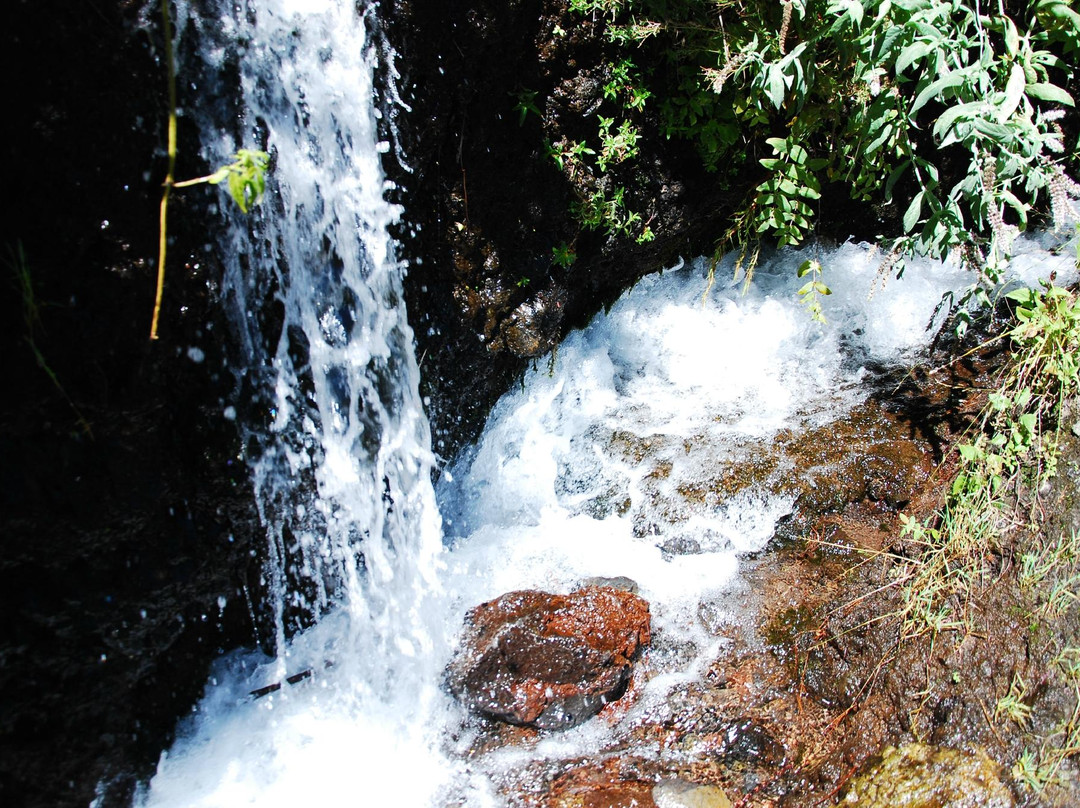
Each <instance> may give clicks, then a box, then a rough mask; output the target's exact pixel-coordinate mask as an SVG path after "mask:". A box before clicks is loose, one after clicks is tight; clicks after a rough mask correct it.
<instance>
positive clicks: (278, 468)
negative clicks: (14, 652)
mask: <svg viewBox="0 0 1080 808" xmlns="http://www.w3.org/2000/svg"><path fill="white" fill-rule="evenodd" d="M176 14H177V19H176V30H177V36H178V39H179V41H180V49H179V51H180V53H181V61H180V63H179V76H180V81H181V82H182V84H181V87H182V91H181V96H182V98H186V99H187V104H188V105H189V106H188V108H187V109H185V110H182V112H183V114H186V115H188V116H190V117H192V118H194V119H195V120H196V121H197V123H198V127H199V130H200V132H201V133H202V144H201V148H202V154H203V156H204V157H205V158H206V160H207V162H208V163H209V164H211V165H220V164H223V163H225V162H228V161H229V160H230V156H231V155H232V154H233V153H234V152H235V151H236V150H237V149H239V148H262V149H265V150H266V151H267V152H269V153H270V155H271V158H272V164H271V173H270V175H269V180H268V188H267V194H266V198H265V201H264V203H263V204H262V205H261V206H260V207H258V208H257V209H256V210H255V211H254V213H253V214H252V215H251V216H250V217H245V216H243V215H241V214H240V213H238V212H236V211H234V210H233V209H232V206H231V203H228V202H227V201H223V202H222V217H221V222H220V228H221V231H220V232H221V237H220V239H219V241H218V246H217V248H216V249H217V250H218V252H219V253H220V255H221V258H222V261H223V263H224V265H225V275H224V278H223V280H222V284H221V296H222V298H223V300H224V302H225V305H226V306H228V307H229V309H230V316H231V321H232V323H233V327H234V333H233V334H232V335H231V341H232V343H233V344H234V345H236V346H237V348H236V350H235V352H234V355H233V356H232V358H231V360H230V364H231V370H232V371H233V372H234V373H235V374H236V378H237V395H236V400H235V402H233V403H231V404H229V405H228V406H226V407H224V408H223V409H224V411H223V417H226V418H230V419H236V420H237V422H238V425H239V428H240V430H241V433H242V437H243V445H244V453H245V460H246V462H247V464H248V466H249V467H250V470H251V474H252V478H253V480H254V488H255V493H256V497H257V502H258V508H259V513H260V517H261V519H262V522H263V525H264V526H265V529H266V532H267V542H268V556H269V558H268V561H267V565H266V577H267V580H266V582H265V585H266V587H265V588H266V590H267V592H268V596H269V598H270V600H271V603H272V604H273V608H274V612H275V614H274V624H275V634H276V636H275V637H273V638H266V639H272V640H273V645H274V647H276V649H277V653H276V656H274V657H273V658H266V657H263V656H261V655H260V654H247V655H239V656H233V657H230V658H228V659H226V660H223V661H222V663H221V665H220V666H219V669H218V670H217V671H216V672H215V674H214V677H213V679H212V681H211V685H210V687H209V688H208V694H207V697H206V699H205V701H204V703H203V704H202V705H200V706H199V708H197V711H196V715H195V716H194V717H193V719H192V721H191V722H189V726H187V727H181V730H180V734H181V736H182V738H183V737H187V736H190V737H191V741H190V743H187V745H185V741H184V740H181V741H180V743H178V745H177V748H176V749H174V750H172V751H171V752H170V753H169V754H167V755H165V756H164V758H163V761H162V764H161V767H160V771H159V773H158V775H157V777H156V778H155V779H154V782H153V786H152V788H151V791H150V794H149V795H148V796H147V797H145V800H146V801H147V802H148V803H149V804H152V805H174V804H175V805H192V804H202V805H226V804H237V802H240V801H244V802H246V799H244V800H240V799H239V797H238V796H237V795H238V794H260V793H261V794H264V795H265V796H264V797H263V798H262V800H263V801H262V804H267V802H269V803H270V804H288V805H297V804H303V803H306V802H308V801H309V800H307V799H303V798H300V795H301V793H302V792H304V791H305V790H306V789H307V788H308V787H309V785H308V783H309V781H308V779H307V778H308V777H311V776H313V775H315V776H317V774H318V772H321V771H323V770H324V768H325V767H328V766H334V765H337V766H338V772H339V773H340V772H351V773H353V775H354V776H355V777H357V778H362V780H363V789H364V792H365V793H366V794H368V795H369V796H370V797H372V798H373V799H374V798H375V796H374V795H378V794H382V795H383V796H384V797H385V800H384V801H382V802H380V801H379V800H378V799H376V800H375V802H374V803H372V804H394V800H395V799H397V800H400V801H399V802H398V803H397V804H417V805H418V804H423V803H424V802H425V801H426V800H427V799H428V794H429V790H430V788H433V787H434V786H433V785H432V783H436V782H437V781H438V779H439V775H438V773H435V774H433V775H432V776H431V777H429V778H423V777H421V778H419V780H418V781H417V780H414V781H413V782H404V783H400V784H397V783H394V782H392V781H393V780H394V779H395V778H394V776H393V772H394V771H395V767H394V763H395V762H396V761H399V760H401V759H404V758H408V759H410V760H413V761H414V762H416V761H419V760H420V759H421V758H422V757H423V756H424V755H425V754H427V750H428V749H429V748H430V747H431V746H432V744H431V743H430V742H429V740H428V738H427V731H426V729H425V727H426V726H427V725H428V724H430V723H432V720H433V719H432V718H431V714H430V712H431V710H434V709H437V708H438V705H439V704H440V703H441V702H440V701H439V699H440V698H441V697H440V695H439V692H438V688H437V681H438V670H437V669H436V668H435V667H433V666H437V665H439V664H440V660H441V659H442V657H443V656H444V655H443V654H442V653H441V648H439V647H436V646H437V645H438V643H440V642H442V640H441V639H438V638H435V637H433V636H432V634H431V632H430V631H429V630H428V626H429V625H431V624H432V622H433V621H432V620H431V619H428V618H426V617H425V615H424V612H425V610H426V609H435V608H437V607H436V606H435V605H434V604H436V603H437V600H438V585H437V581H436V576H435V572H436V570H437V566H438V563H439V557H440V554H441V551H442V545H441V529H440V524H439V517H438V512H437V508H436V506H435V501H434V494H433V490H432V486H431V469H432V462H433V457H432V454H431V451H430V435H429V428H428V424H427V421H426V418H425V415H424V412H423V407H422V403H421V401H420V397H419V392H418V384H419V370H418V366H417V362H416V358H415V355H414V349H413V334H412V331H411V329H410V327H409V324H408V322H407V319H406V312H405V306H404V301H403V298H402V275H403V272H404V266H403V265H402V263H401V261H399V259H398V258H397V257H396V254H395V245H394V241H393V239H392V237H391V235H390V233H389V228H390V227H391V226H392V225H393V224H394V223H395V222H396V221H397V219H398V217H399V214H400V210H399V208H398V207H397V206H395V205H393V204H390V203H389V202H388V201H387V199H386V194H387V191H388V190H391V187H390V185H389V183H388V182H387V180H386V178H385V175H384V173H383V169H382V165H381V160H382V158H383V155H384V154H386V153H387V152H388V151H389V150H390V149H391V148H392V147H391V144H389V143H387V142H385V141H383V140H380V120H381V118H382V116H383V113H382V112H381V111H380V109H381V107H380V103H379V98H378V93H379V92H380V90H379V87H378V86H377V84H376V79H375V76H376V72H377V71H378V70H380V69H382V70H385V71H386V72H388V73H389V74H390V78H389V80H388V81H389V82H390V86H389V88H388V91H389V95H391V96H394V89H393V86H392V80H393V68H392V54H391V53H389V51H388V49H387V48H386V47H380V45H379V42H378V40H377V25H378V21H377V19H375V16H374V12H373V4H372V3H365V2H360V3H354V2H345V1H344V0H258V2H254V1H252V0H240V1H239V2H233V0H178V2H177V6H176ZM390 101H391V102H392V103H391V104H389V105H387V106H388V107H389V106H392V105H393V103H397V104H399V105H400V101H397V100H396V98H394V97H392V98H391V99H390ZM386 128H388V129H392V127H391V126H388V127H386ZM184 145H186V146H187V148H193V146H192V145H189V144H184ZM223 199H224V198H223ZM313 625H314V626H315V628H314V629H311V630H308V631H305V632H303V634H302V636H299V637H296V638H295V639H293V638H292V637H291V635H292V634H293V633H294V632H295V630H297V629H302V628H309V627H310V626H313ZM264 644H268V643H264ZM309 672H310V673H309ZM289 679H292V680H294V681H297V680H299V679H303V680H304V681H303V685H302V686H296V687H292V686H289V685H287V684H286V685H285V686H284V687H283V688H282V689H281V690H280V691H278V692H273V693H270V694H269V695H268V696H266V697H265V698H262V699H258V700H252V699H251V697H250V696H249V692H250V691H251V690H257V689H258V688H260V687H262V686H267V687H273V686H275V685H276V684H277V683H280V682H284V681H287V680H289ZM215 685H220V686H217V687H215ZM316 727H318V729H317V730H316V729H315V728H316ZM403 727H404V728H403ZM312 734H317V735H319V736H320V737H322V738H324V739H326V741H325V742H322V743H318V744H312V743H309V742H308V740H307V739H308V738H309V736H310V735H312ZM209 736H212V737H213V740H209ZM200 739H201V740H200ZM170 755H171V756H172V758H173V759H174V760H175V759H177V758H182V759H184V760H185V761H186V762H185V763H183V764H175V763H174V762H173V760H170V759H169V757H170ZM350 760H352V761H354V762H352V763H349V761H350ZM433 760H434V763H433V766H436V767H437V766H438V760H437V756H436V757H435V758H433ZM286 764H287V765H286ZM417 766H418V768H419V764H417ZM301 772H302V773H303V776H301V774H300V773H301ZM338 776H339V777H340V774H339V775H338ZM391 795H394V796H393V797H391ZM234 800H235V801H234Z"/></svg>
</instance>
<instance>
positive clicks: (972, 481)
mask: <svg viewBox="0 0 1080 808" xmlns="http://www.w3.org/2000/svg"><path fill="white" fill-rule="evenodd" d="M1008 297H1009V298H1010V299H1011V300H1013V301H1014V302H1016V303H1017V309H1016V317H1017V323H1016V325H1015V326H1014V327H1013V328H1011V329H1009V330H1008V331H1006V332H1005V333H1004V334H1003V335H1002V336H1001V337H999V338H997V339H1008V340H1009V342H1010V343H1011V345H1012V348H1013V354H1012V359H1011V361H1010V363H1009V366H1008V369H1007V370H1006V372H1005V373H1004V374H1003V375H1002V378H1001V381H1000V383H999V384H998V385H997V388H996V389H995V390H993V391H991V393H990V394H989V396H988V400H987V404H986V406H985V408H984V409H983V412H982V416H981V418H980V419H979V420H978V422H977V423H976V425H975V429H974V430H973V437H972V438H971V439H969V440H967V441H961V442H959V443H958V444H957V452H958V454H959V459H960V464H959V469H958V471H957V473H956V476H955V478H954V481H953V484H952V486H951V489H950V491H949V495H948V500H947V502H946V505H945V506H944V507H943V508H942V509H941V510H939V511H938V512H937V513H936V514H935V515H934V516H933V517H931V518H930V519H929V520H926V521H923V522H920V521H918V520H915V519H910V518H908V517H906V516H905V517H902V522H903V533H904V535H905V536H910V537H911V538H912V539H913V540H914V542H915V543H916V544H917V545H918V546H919V547H920V550H921V552H920V554H919V557H918V559H917V560H915V561H912V562H910V563H909V564H908V566H907V568H906V574H905V577H904V580H903V583H902V588H903V593H904V595H903V597H904V600H905V603H906V604H908V605H906V606H905V608H904V610H903V612H902V617H903V620H904V625H905V633H907V634H909V635H910V634H917V633H920V632H921V631H924V630H927V629H931V630H935V629H936V628H938V626H935V622H940V621H936V620H934V619H930V620H928V619H925V616H926V615H933V614H934V610H936V609H939V608H943V609H946V610H948V611H949V612H951V613H953V614H954V615H957V617H955V618H954V621H960V622H961V623H963V622H964V621H965V620H966V618H964V617H963V614H964V604H965V603H966V600H967V597H968V594H967V593H969V591H970V587H971V586H972V585H973V583H974V582H975V581H977V580H978V579H979V578H980V577H981V576H982V575H983V574H984V570H985V565H986V562H987V559H988V557H989V556H990V554H991V553H992V552H993V551H994V550H995V548H996V547H997V546H998V544H999V541H1000V535H1001V533H1002V531H1003V529H1005V528H1014V527H1018V526H1022V525H1024V524H1025V523H1026V522H1028V521H1029V520H1030V516H1031V515H1030V513H1029V514H1028V516H1026V517H1025V516H1023V515H1022V512H1021V511H1022V508H1021V503H1023V502H1024V501H1028V502H1030V503H1031V504H1030V508H1031V509H1032V510H1033V509H1034V508H1035V507H1036V503H1037V498H1038V491H1039V490H1040V488H1041V487H1042V485H1043V483H1044V482H1045V481H1046V480H1048V479H1050V478H1051V477H1052V476H1053V475H1054V473H1055V472H1056V468H1057V455H1058V452H1059V448H1058V447H1059V442H1060V415H1061V409H1062V406H1063V404H1064V401H1065V399H1066V398H1068V397H1074V396H1077V395H1080V366H1078V364H1077V361H1078V360H1077V357H1078V356H1080V300H1078V298H1077V295H1076V293H1074V292H1070V291H1068V290H1065V289H1062V288H1059V287H1055V286H1045V287H1044V288H1043V289H1041V290H1037V289H1021V290H1017V291H1015V292H1012V293H1010V294H1009V295H1008ZM1024 492H1027V493H1024ZM1078 550H1080V547H1078V546H1077V539H1076V537H1075V536H1074V537H1071V538H1070V539H1069V540H1066V539H1064V538H1062V539H1061V540H1060V541H1058V542H1057V543H1056V544H1052V545H1050V546H1048V547H1046V548H1043V549H1029V550H1027V551H1026V553H1024V554H1021V557H1020V572H1019V578H1018V580H1019V582H1020V583H1021V585H1023V586H1027V587H1035V586H1038V585H1040V584H1042V582H1043V581H1046V580H1050V581H1051V587H1050V591H1049V593H1048V595H1047V600H1046V603H1045V605H1044V607H1043V614H1044V616H1051V615H1054V614H1057V613H1060V612H1062V611H1064V609H1065V608H1067V607H1068V606H1069V605H1070V604H1071V603H1072V602H1073V601H1074V600H1075V599H1076V598H1075V593H1074V586H1075V582H1076V581H1077V580H1078V578H1077V576H1076V574H1075V567H1074V565H1073V562H1072V559H1074V558H1075V555H1076V554H1077V551H1078ZM928 599H929V600H928Z"/></svg>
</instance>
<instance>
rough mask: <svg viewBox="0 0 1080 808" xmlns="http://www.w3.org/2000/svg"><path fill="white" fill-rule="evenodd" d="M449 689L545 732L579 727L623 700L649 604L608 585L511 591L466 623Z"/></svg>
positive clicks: (476, 707)
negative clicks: (555, 590)
mask: <svg viewBox="0 0 1080 808" xmlns="http://www.w3.org/2000/svg"><path fill="white" fill-rule="evenodd" d="M466 623H467V625H466V630H465V636H464V637H463V639H462V644H461V648H460V649H459V651H458V654H457V656H456V657H455V658H454V660H453V662H451V664H450V668H449V670H448V672H447V682H448V684H449V687H450V690H451V691H452V692H453V693H454V694H455V695H456V696H457V697H458V698H460V699H461V700H462V701H463V702H464V703H465V704H466V705H467V706H468V707H469V709H470V710H472V711H473V712H476V713H479V714H482V715H486V716H489V717H491V718H496V719H499V720H501V721H507V722H509V723H512V724H523V725H532V726H536V727H539V728H541V729H564V728H567V727H572V726H575V725H577V724H580V723H581V722H582V721H585V720H586V719H588V718H591V717H592V716H593V715H595V714H596V713H598V712H599V711H600V710H601V709H602V708H603V706H604V705H605V704H606V703H608V702H610V701H614V700H615V699H617V698H618V697H619V696H621V695H622V694H623V692H624V690H625V688H626V685H627V682H628V681H629V677H630V668H631V665H632V664H633V660H634V659H635V658H636V657H637V655H638V653H639V650H640V649H641V648H642V647H643V646H645V645H647V644H648V642H649V627H650V619H649V605H648V603H646V602H645V601H644V600H642V599H641V598H640V597H638V596H637V595H634V594H632V593H630V592H627V591H625V590H620V589H613V588H610V587H586V588H584V589H579V590H578V591H576V592H573V593H571V594H570V595H566V596H562V595H551V594H548V593H545V592H535V591H523V592H510V593H508V594H506V595H503V596H501V597H499V598H497V599H495V600H493V601H490V602H488V603H484V604H481V605H480V606H477V607H476V608H475V609H473V610H472V611H470V612H469V614H468V616H467V618H466Z"/></svg>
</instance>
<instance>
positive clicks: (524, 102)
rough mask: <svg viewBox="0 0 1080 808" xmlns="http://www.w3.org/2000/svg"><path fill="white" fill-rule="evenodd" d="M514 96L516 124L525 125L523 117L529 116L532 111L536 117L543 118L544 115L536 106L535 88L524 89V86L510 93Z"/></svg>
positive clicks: (537, 93) (536, 93)
mask: <svg viewBox="0 0 1080 808" xmlns="http://www.w3.org/2000/svg"><path fill="white" fill-rule="evenodd" d="M511 95H513V97H514V98H515V103H514V112H516V113H517V114H518V126H524V125H525V119H526V118H527V117H528V116H529V113H530V112H531V113H533V114H534V115H536V117H537V118H543V117H544V115H543V113H542V112H540V108H539V107H537V106H536V96H537V95H539V92H537V91H536V90H526V89H525V88H524V87H522V88H520V89H518V90H516V91H515V92H513V93H511Z"/></svg>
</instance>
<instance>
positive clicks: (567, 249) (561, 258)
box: [551, 241, 577, 269]
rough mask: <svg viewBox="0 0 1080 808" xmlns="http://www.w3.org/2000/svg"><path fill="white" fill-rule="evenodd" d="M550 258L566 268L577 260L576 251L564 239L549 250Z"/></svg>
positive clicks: (557, 264)
mask: <svg viewBox="0 0 1080 808" xmlns="http://www.w3.org/2000/svg"><path fill="white" fill-rule="evenodd" d="M551 260H552V261H553V262H554V263H555V265H556V266H560V267H562V268H563V269H566V268H568V267H570V266H573V263H574V262H575V261H576V260H577V253H576V252H575V251H574V247H573V245H571V244H567V243H566V242H565V241H563V242H560V243H559V244H558V245H557V246H555V247H553V248H552V250H551Z"/></svg>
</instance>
